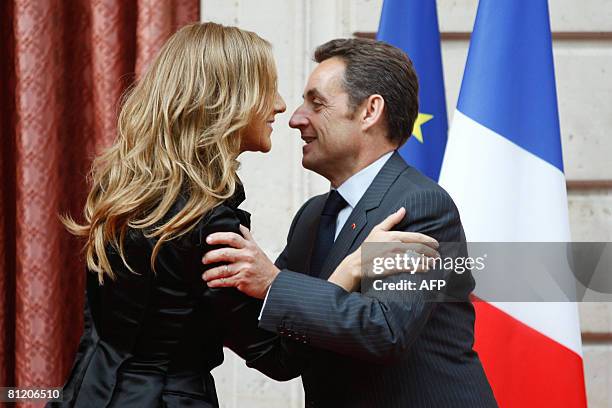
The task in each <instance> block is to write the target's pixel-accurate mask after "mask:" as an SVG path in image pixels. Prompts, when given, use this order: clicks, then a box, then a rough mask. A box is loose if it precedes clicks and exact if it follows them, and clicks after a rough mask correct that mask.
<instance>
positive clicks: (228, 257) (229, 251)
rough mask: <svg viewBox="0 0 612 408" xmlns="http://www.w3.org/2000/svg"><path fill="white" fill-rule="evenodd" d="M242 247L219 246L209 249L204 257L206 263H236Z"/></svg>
mask: <svg viewBox="0 0 612 408" xmlns="http://www.w3.org/2000/svg"><path fill="white" fill-rule="evenodd" d="M242 251H243V250H242V249H235V248H219V249H213V250H212V251H208V252H207V253H206V254H205V255H204V257H203V258H202V263H203V264H204V265H207V264H213V263H217V262H227V263H234V262H236V261H238V260H239V259H240V255H241V254H242Z"/></svg>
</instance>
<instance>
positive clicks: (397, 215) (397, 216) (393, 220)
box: [374, 207, 406, 231]
mask: <svg viewBox="0 0 612 408" xmlns="http://www.w3.org/2000/svg"><path fill="white" fill-rule="evenodd" d="M405 215H406V209H405V208H404V207H402V208H400V209H399V210H397V211H396V212H394V213H393V214H391V215H389V216H388V217H387V218H385V219H384V220H383V221H382V222H381V223H380V224H378V225H376V226H375V227H374V228H378V229H379V230H382V231H389V230H390V229H391V228H393V227H394V226H395V225H397V224H399V222H400V221H402V220H403V219H404V216H405Z"/></svg>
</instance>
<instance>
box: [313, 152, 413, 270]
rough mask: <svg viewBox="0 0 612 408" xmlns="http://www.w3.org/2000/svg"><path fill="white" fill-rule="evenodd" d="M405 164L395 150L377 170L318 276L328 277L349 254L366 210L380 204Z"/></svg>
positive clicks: (366, 217)
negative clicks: (378, 170)
mask: <svg viewBox="0 0 612 408" xmlns="http://www.w3.org/2000/svg"><path fill="white" fill-rule="evenodd" d="M407 166H408V165H407V164H406V162H405V161H404V159H402V157H401V156H400V155H399V153H398V152H397V151H396V152H394V153H393V154H392V155H391V157H390V158H389V160H388V161H387V163H385V165H384V166H383V168H382V169H381V170H380V172H378V174H377V175H376V177H375V178H374V181H372V184H370V187H368V189H367V190H366V192H365V194H364V195H363V197H361V200H359V202H358V203H357V206H356V207H355V209H354V210H353V212H352V213H351V215H350V216H349V218H348V219H347V220H346V223H344V226H343V227H342V230H341V231H340V234H339V235H338V238H336V241H335V242H334V246H333V247H332V249H331V251H330V252H329V256H328V257H327V260H326V261H325V264H324V265H323V269H322V270H321V273H320V274H319V278H321V279H327V278H329V276H330V275H331V274H332V272H333V271H334V269H336V267H337V266H338V264H339V263H340V262H341V261H342V260H343V259H344V258H345V257H346V256H347V255H348V254H349V250H350V249H351V247H352V246H353V244H354V243H355V241H356V239H357V237H359V236H360V233H361V232H362V231H363V230H364V228H365V227H366V225H368V212H369V211H370V210H372V209H374V208H377V207H378V206H379V205H380V202H381V201H382V199H383V197H384V196H385V194H386V193H387V191H388V190H389V188H390V187H391V185H392V184H393V182H394V181H395V180H396V179H397V177H398V176H399V175H400V173H401V172H402V171H404V170H405V169H406V167H407ZM321 210H322V207H321ZM319 214H320V211H319ZM373 227H374V225H368V228H367V229H366V230H365V231H364V234H362V235H366V234H365V233H369V231H370V230H371V229H372V228H373ZM315 231H316V229H315ZM366 236H367V235H366ZM363 239H365V236H363V237H361V238H360V240H361V241H363ZM361 241H360V242H361ZM311 247H312V245H311Z"/></svg>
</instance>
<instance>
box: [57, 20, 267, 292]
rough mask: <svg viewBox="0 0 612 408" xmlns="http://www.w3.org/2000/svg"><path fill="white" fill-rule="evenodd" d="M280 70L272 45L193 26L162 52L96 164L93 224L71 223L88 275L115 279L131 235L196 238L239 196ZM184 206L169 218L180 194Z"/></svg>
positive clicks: (89, 206)
mask: <svg viewBox="0 0 612 408" xmlns="http://www.w3.org/2000/svg"><path fill="white" fill-rule="evenodd" d="M275 95H276V68H275V64H274V59H273V56H272V50H271V46H270V44H269V43H268V42H267V41H265V40H264V39H262V38H260V37H259V36H257V35H256V34H255V33H252V32H249V31H244V30H241V29H238V28H236V27H225V26H222V25H219V24H215V23H202V24H192V25H189V26H185V27H183V28H181V29H180V30H179V31H177V32H176V33H175V34H174V35H173V36H172V37H171V38H170V39H169V40H168V41H167V42H166V44H165V45H164V46H163V47H162V49H161V50H160V52H159V54H158V55H157V57H156V58H155V60H154V61H153V62H152V64H151V66H150V67H149V69H148V71H147V72H146V73H145V74H144V76H143V77H142V79H141V80H140V81H139V82H138V83H136V84H135V85H134V86H133V87H132V88H131V89H130V90H129V91H128V92H127V93H126V95H125V96H124V98H123V103H122V108H121V112H120V114H119V120H118V132H117V139H116V141H115V143H114V144H113V145H112V146H111V147H110V148H109V149H108V150H107V151H105V152H104V153H103V154H102V155H100V156H99V157H97V158H96V159H95V160H94V163H93V166H92V172H91V182H92V187H91V191H90V193H89V196H88V198H87V203H86V206H85V210H84V214H85V222H84V223H83V224H79V223H77V222H75V221H74V220H73V219H72V218H70V217H63V218H62V221H63V222H64V224H65V226H66V227H67V229H68V230H69V231H70V232H71V233H73V234H75V235H77V236H81V237H86V239H87V241H86V244H85V252H86V260H87V266H88V268H89V269H90V270H91V271H95V272H97V273H98V278H99V281H100V283H103V281H104V275H105V274H106V275H108V276H109V277H111V278H112V279H114V278H115V274H114V273H113V271H112V269H111V265H110V263H109V260H108V257H107V253H106V249H107V246H108V245H110V246H112V247H113V248H114V249H115V250H116V251H117V252H118V253H119V255H120V256H121V259H122V260H123V263H124V264H125V265H126V267H127V268H128V269H129V270H130V271H132V272H134V271H133V270H132V269H131V268H130V266H129V265H128V262H127V260H126V259H125V256H124V238H125V236H126V233H127V231H128V229H130V228H132V229H136V230H142V231H143V232H144V233H145V236H146V237H148V238H156V239H157V242H156V244H155V246H154V248H153V252H152V255H151V268H152V269H153V270H154V265H155V263H154V262H155V258H156V256H157V254H158V252H159V250H160V247H161V245H162V244H163V243H164V242H166V241H169V240H172V239H174V238H177V237H179V236H181V235H183V234H185V233H186V232H188V231H190V230H191V229H192V228H193V227H194V226H195V225H196V224H197V222H198V221H199V220H200V219H201V218H202V217H203V216H204V215H205V214H206V213H207V212H208V211H210V210H211V209H212V208H214V207H216V206H217V205H219V204H220V203H221V202H222V201H223V200H225V199H227V198H229V197H230V196H232V195H233V194H234V191H235V188H236V183H238V182H239V180H238V177H237V175H236V170H237V168H238V162H237V160H236V158H237V156H238V154H239V153H240V139H241V131H243V130H245V128H246V127H247V126H248V124H249V123H250V122H251V121H252V120H260V119H261V118H265V117H266V115H268V114H269V113H270V112H271V111H272V110H273V106H274V98H275ZM181 193H183V194H186V195H187V197H186V198H187V202H186V205H185V206H184V207H183V208H181V209H180V211H179V212H178V213H177V214H176V215H174V216H172V217H171V218H169V219H164V217H165V216H166V214H167V213H168V211H169V209H170V208H171V206H172V205H173V204H174V203H175V201H176V200H177V198H178V197H179V194H181Z"/></svg>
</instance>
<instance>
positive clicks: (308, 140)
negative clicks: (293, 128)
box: [302, 136, 316, 144]
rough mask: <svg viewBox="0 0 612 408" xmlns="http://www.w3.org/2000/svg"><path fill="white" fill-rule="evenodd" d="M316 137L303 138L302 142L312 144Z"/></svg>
mask: <svg viewBox="0 0 612 408" xmlns="http://www.w3.org/2000/svg"><path fill="white" fill-rule="evenodd" d="M315 139H316V137H311V136H302V140H303V141H304V142H305V143H306V144H310V142H312V141H313V140H315Z"/></svg>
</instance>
